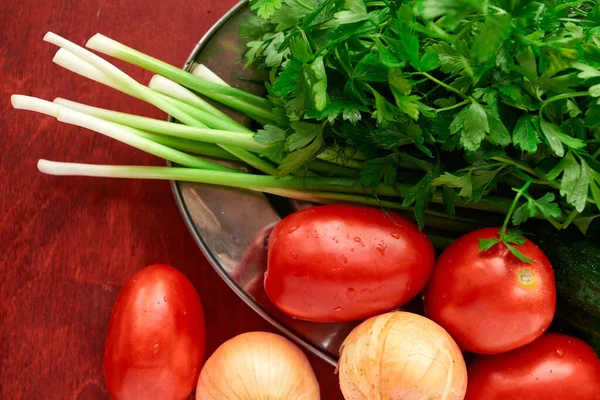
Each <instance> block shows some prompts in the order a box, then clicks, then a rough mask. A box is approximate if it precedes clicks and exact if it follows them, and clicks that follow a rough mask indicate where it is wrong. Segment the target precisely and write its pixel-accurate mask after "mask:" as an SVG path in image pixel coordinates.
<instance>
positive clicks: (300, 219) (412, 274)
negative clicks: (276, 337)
mask: <svg viewBox="0 0 600 400" xmlns="http://www.w3.org/2000/svg"><path fill="white" fill-rule="evenodd" d="M434 257H435V254H434V250H433V246H432V245H431V242H430V241H429V239H428V238H427V236H425V234H423V233H422V232H420V231H419V229H418V228H417V226H416V225H415V224H413V223H412V222H411V221H409V220H408V219H406V218H403V217H401V216H399V215H395V214H389V215H386V213H384V212H383V211H382V210H378V209H375V208H368V207H358V206H347V205H327V206H318V207H313V208H310V209H307V210H302V211H298V212H296V213H293V214H291V215H289V216H287V217H286V218H284V219H283V220H281V221H280V222H279V223H278V224H277V226H276V227H275V228H274V229H273V232H272V233H271V236H270V238H269V250H268V265H267V272H266V274H265V290H266V293H267V296H268V297H269V299H270V300H271V301H272V302H273V303H274V304H275V305H276V306H277V307H278V308H279V309H281V310H282V311H283V312H285V313H287V314H288V315H291V316H292V317H294V318H299V319H304V320H310V321H320V322H332V321H351V320H357V319H361V318H365V317H369V316H373V315H376V314H380V313H382V312H386V311H390V310H392V309H394V308H396V307H398V306H400V305H402V304H404V303H406V302H407V301H409V300H410V299H411V298H412V297H414V296H415V295H416V294H417V293H419V292H420V291H421V289H423V286H424V285H425V283H426V282H427V279H428V278H429V276H430V275H431V271H432V268H433V263H434Z"/></svg>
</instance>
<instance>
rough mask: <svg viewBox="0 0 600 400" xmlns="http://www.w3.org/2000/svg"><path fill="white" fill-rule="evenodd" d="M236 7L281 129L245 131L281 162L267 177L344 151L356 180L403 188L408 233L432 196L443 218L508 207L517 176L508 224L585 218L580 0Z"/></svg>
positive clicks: (597, 40) (594, 178) (591, 211)
mask: <svg viewBox="0 0 600 400" xmlns="http://www.w3.org/2000/svg"><path fill="white" fill-rule="evenodd" d="M251 8H252V9H253V10H255V11H256V14H257V16H256V17H253V18H249V19H248V20H247V21H246V22H245V24H244V26H243V28H242V31H241V34H242V35H243V36H244V37H245V38H248V43H247V44H246V45H247V52H246V55H245V58H246V65H247V66H248V67H249V66H252V67H253V68H259V69H265V70H267V71H269V76H270V78H269V80H268V82H266V86H267V88H268V89H269V99H270V100H271V102H272V103H273V104H274V105H275V109H274V110H275V115H277V125H278V126H279V128H280V129H281V130H280V131H276V130H274V129H273V128H268V127H266V128H265V129H264V132H263V131H259V133H257V134H256V136H255V137H256V139H257V140H258V141H261V143H263V144H267V145H268V147H267V149H265V150H263V153H262V155H263V156H265V157H268V158H270V159H271V160H275V159H278V158H279V159H280V160H283V161H282V162H283V165H281V166H280V167H279V172H280V174H281V175H285V174H288V173H291V172H294V169H295V168H296V169H301V168H306V165H307V164H306V163H308V162H310V161H311V160H312V159H313V158H314V157H317V156H319V152H321V151H322V149H325V148H331V147H333V148H337V149H341V150H342V152H343V151H344V149H346V148H347V149H353V151H358V152H359V153H360V155H361V158H360V159H353V161H352V162H353V165H354V167H356V169H357V170H358V171H359V172H358V173H359V174H360V178H359V179H360V183H362V184H363V185H365V186H367V187H371V188H375V187H377V185H378V184H379V183H382V182H383V183H386V184H387V185H388V186H392V187H395V186H396V185H398V184H402V185H404V187H405V189H404V190H403V192H402V194H403V196H404V201H403V204H404V206H406V207H413V208H414V211H415V216H416V218H417V220H418V222H419V225H420V226H423V224H424V222H423V221H424V220H423V218H424V214H425V212H427V210H428V207H429V203H431V202H432V201H433V202H441V203H443V204H444V206H445V209H446V211H447V213H448V215H450V216H452V215H454V214H455V213H459V212H460V210H458V211H457V209H456V208H455V206H457V205H458V206H460V205H461V204H469V207H472V208H480V207H481V209H485V207H487V206H486V204H487V201H488V200H490V201H492V202H494V201H496V200H495V199H502V201H504V202H510V199H511V198H513V194H514V193H513V192H512V191H511V189H519V190H520V182H521V181H523V180H524V181H528V180H529V179H531V180H532V182H533V183H532V185H533V187H532V189H530V192H531V195H530V193H529V192H527V191H523V192H522V193H521V195H520V197H521V201H523V200H525V201H524V202H522V203H521V204H518V206H516V207H515V209H513V210H512V211H511V213H510V218H509V221H510V220H512V221H513V223H514V224H515V225H519V224H520V223H522V222H524V221H526V220H527V219H530V218H538V219H546V220H548V221H549V222H550V223H552V224H553V225H554V226H556V227H561V226H564V225H566V224H569V223H571V220H572V219H569V217H568V216H571V215H575V214H573V213H577V214H581V215H586V218H592V217H595V216H596V215H598V213H600V204H599V203H600V178H599V176H600V162H598V156H599V154H598V152H599V151H600V150H598V148H599V146H598V139H599V138H600V102H599V100H598V99H599V98H600V72H599V71H600V28H599V26H600V11H599V10H600V9H599V8H598V6H597V5H595V4H593V2H590V1H587V0H580V1H578V0H575V1H571V2H551V1H534V2H526V1H505V0H490V1H484V0H455V1H448V0H397V1H392V2H387V1H382V2H366V1H365V0H343V1H341V0H252V1H251ZM298 123H306V124H308V125H307V126H313V127H322V128H318V129H316V128H315V129H316V130H314V131H310V130H306V129H303V128H299V126H300V125H295V124H298ZM290 124H291V125H290ZM311 129H312V128H311ZM270 140H271V141H270ZM423 172H424V173H425V175H419V174H422V173H423ZM521 183H522V182H521ZM533 194H535V197H533ZM505 212H508V210H507V209H506V210H505ZM573 218H575V217H573ZM575 220H577V219H576V218H575ZM578 221H579V223H578V226H581V227H585V228H586V230H587V225H585V223H582V222H581V221H583V220H578ZM503 232H504V233H503V234H502V235H503V236H502V237H500V238H499V239H498V240H499V241H502V242H504V243H505V244H506V245H507V248H509V249H511V251H512V252H513V253H515V255H517V256H518V257H520V256H519V255H518V254H519V250H518V248H519V244H518V242H519V240H520V239H518V238H517V236H518V235H517V236H515V237H514V238H513V237H512V236H510V235H509V233H507V232H508V230H507V229H505V230H503ZM492 241H493V240H492ZM492 241H488V242H486V243H488V244H486V246H488V245H489V246H491V244H490V243H491V242H492ZM509 246H510V247H509ZM520 258H522V257H520Z"/></svg>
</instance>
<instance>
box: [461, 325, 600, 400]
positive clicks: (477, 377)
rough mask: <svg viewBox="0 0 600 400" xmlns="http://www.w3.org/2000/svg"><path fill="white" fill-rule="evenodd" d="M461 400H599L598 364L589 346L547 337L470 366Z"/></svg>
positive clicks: (556, 336)
mask: <svg viewBox="0 0 600 400" xmlns="http://www.w3.org/2000/svg"><path fill="white" fill-rule="evenodd" d="M468 375H469V383H468V387H467V397H466V398H465V400H507V399H510V400H534V399H540V400H571V399H572V400H599V399H600V360H598V357H597V356H596V354H595V353H594V350H593V349H592V347H591V346H590V345H588V344H587V343H585V342H584V341H582V340H579V339H577V338H574V337H572V336H567V335H561V334H558V333H549V334H546V335H543V336H542V337H541V338H539V339H537V340H536V341H534V342H533V343H531V344H529V345H527V346H525V347H522V348H519V349H517V350H513V351H511V352H509V353H505V354H499V355H495V356H479V357H477V358H475V360H474V361H473V362H472V363H471V365H469V369H468Z"/></svg>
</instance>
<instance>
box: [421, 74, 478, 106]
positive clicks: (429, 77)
mask: <svg viewBox="0 0 600 400" xmlns="http://www.w3.org/2000/svg"><path fill="white" fill-rule="evenodd" d="M419 74H421V75H423V76H424V77H426V78H427V79H429V80H431V81H433V82H435V83H437V84H438V85H440V86H442V87H444V88H446V89H447V90H449V91H451V92H454V93H456V94H457V95H459V96H460V97H462V98H463V99H465V100H467V101H469V102H472V101H473V99H472V98H470V97H469V96H467V95H466V94H464V93H463V92H461V91H460V90H458V89H456V88H453V87H452V86H450V85H448V84H446V83H444V82H442V81H440V80H439V79H437V78H436V77H433V76H431V75H429V74H428V73H427V72H419Z"/></svg>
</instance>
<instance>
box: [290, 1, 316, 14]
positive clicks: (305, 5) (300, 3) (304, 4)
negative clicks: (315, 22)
mask: <svg viewBox="0 0 600 400" xmlns="http://www.w3.org/2000/svg"><path fill="white" fill-rule="evenodd" d="M292 1H293V2H294V3H296V4H298V5H299V6H300V7H302V8H304V9H305V10H308V11H310V12H313V11H315V9H314V8H313V7H311V6H309V5H308V4H306V3H304V2H303V1H300V0H292Z"/></svg>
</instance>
